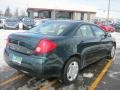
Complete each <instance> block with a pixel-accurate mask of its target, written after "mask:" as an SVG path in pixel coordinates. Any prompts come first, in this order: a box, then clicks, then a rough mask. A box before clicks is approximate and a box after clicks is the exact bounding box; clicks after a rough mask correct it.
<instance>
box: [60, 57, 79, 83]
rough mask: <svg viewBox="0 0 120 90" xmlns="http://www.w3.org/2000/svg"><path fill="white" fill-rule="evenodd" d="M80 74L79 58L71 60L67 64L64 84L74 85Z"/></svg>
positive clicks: (64, 72)
mask: <svg viewBox="0 0 120 90" xmlns="http://www.w3.org/2000/svg"><path fill="white" fill-rule="evenodd" d="M78 74H79V59H78V58H75V57H74V58H71V59H69V60H68V62H67V63H66V65H65V67H64V70H63V75H62V81H63V83H64V84H71V83H73V82H74V81H75V80H76V79H77V77H78Z"/></svg>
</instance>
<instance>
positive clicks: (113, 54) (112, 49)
mask: <svg viewBox="0 0 120 90" xmlns="http://www.w3.org/2000/svg"><path fill="white" fill-rule="evenodd" d="M115 50H116V48H115V46H113V47H112V48H111V51H110V56H109V59H113V58H114V56H115Z"/></svg>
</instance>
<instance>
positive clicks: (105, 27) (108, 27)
mask: <svg viewBox="0 0 120 90" xmlns="http://www.w3.org/2000/svg"><path fill="white" fill-rule="evenodd" d="M96 24H97V25H98V26H99V27H100V28H101V29H103V30H104V31H106V32H115V31H116V30H115V28H114V27H113V26H112V25H111V24H109V23H108V22H97V23H96Z"/></svg>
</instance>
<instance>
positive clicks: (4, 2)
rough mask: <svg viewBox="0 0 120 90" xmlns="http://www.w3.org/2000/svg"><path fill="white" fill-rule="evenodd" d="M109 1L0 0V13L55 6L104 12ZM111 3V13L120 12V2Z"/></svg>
mask: <svg viewBox="0 0 120 90" xmlns="http://www.w3.org/2000/svg"><path fill="white" fill-rule="evenodd" d="M108 1H109V0H0V11H5V8H6V7H8V6H9V7H10V8H11V10H12V11H15V10H16V8H18V9H19V10H22V9H23V10H26V8H27V7H32V6H34V7H35V6H40V5H43V6H46V7H47V6H48V5H53V6H55V7H57V5H60V4H61V6H62V5H63V6H72V5H77V6H88V7H94V8H96V9H97V10H102V11H105V10H107V8H108ZM110 1H111V8H110V10H111V11H114V12H120V5H119V3H120V0H110Z"/></svg>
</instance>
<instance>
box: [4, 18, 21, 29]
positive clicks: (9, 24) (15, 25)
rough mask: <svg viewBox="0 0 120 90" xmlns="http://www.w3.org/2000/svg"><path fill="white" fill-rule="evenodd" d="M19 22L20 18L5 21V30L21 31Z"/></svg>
mask: <svg viewBox="0 0 120 90" xmlns="http://www.w3.org/2000/svg"><path fill="white" fill-rule="evenodd" d="M19 22H20V20H19V19H18V18H7V19H6V20H5V24H4V29H15V30H18V29H19Z"/></svg>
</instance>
